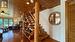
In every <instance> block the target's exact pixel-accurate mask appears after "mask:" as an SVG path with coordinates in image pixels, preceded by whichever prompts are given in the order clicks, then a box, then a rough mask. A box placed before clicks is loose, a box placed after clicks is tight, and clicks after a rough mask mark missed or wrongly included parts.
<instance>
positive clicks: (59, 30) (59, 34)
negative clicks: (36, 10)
mask: <svg viewBox="0 0 75 42" xmlns="http://www.w3.org/2000/svg"><path fill="white" fill-rule="evenodd" d="M52 12H60V13H61V24H60V25H51V24H50V23H49V20H48V19H49V15H50V13H52ZM40 24H41V26H42V27H43V28H44V29H45V31H46V32H47V33H48V34H49V35H50V36H51V37H52V38H53V39H55V40H58V41H60V42H65V2H64V0H61V5H59V6H56V7H54V8H51V9H46V10H43V11H41V12H40Z"/></svg>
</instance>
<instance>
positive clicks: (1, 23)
mask: <svg viewBox="0 0 75 42" xmlns="http://www.w3.org/2000/svg"><path fill="white" fill-rule="evenodd" d="M0 28H3V20H2V19H1V18H0Z"/></svg>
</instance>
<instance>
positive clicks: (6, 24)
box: [4, 19, 8, 28]
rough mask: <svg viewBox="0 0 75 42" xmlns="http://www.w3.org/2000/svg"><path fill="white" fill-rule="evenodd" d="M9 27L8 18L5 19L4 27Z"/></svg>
mask: <svg viewBox="0 0 75 42" xmlns="http://www.w3.org/2000/svg"><path fill="white" fill-rule="evenodd" d="M7 27H8V19H4V28H7Z"/></svg>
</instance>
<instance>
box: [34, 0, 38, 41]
mask: <svg viewBox="0 0 75 42" xmlns="http://www.w3.org/2000/svg"><path fill="white" fill-rule="evenodd" d="M34 42H39V1H38V0H37V1H36V2H35V29H34Z"/></svg>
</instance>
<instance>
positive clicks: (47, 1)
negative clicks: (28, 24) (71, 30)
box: [13, 0, 60, 12]
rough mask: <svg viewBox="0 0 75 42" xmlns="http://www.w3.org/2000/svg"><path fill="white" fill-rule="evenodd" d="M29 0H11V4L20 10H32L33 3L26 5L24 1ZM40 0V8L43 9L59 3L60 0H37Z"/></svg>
mask: <svg viewBox="0 0 75 42" xmlns="http://www.w3.org/2000/svg"><path fill="white" fill-rule="evenodd" d="M27 1H29V0H13V5H14V7H15V8H18V9H20V10H21V11H23V12H25V11H27V10H32V9H33V8H34V3H35V2H34V3H33V4H29V5H27V4H26V2H27ZM39 2H40V9H41V10H44V9H47V8H52V7H54V6H57V5H59V4H60V0H39Z"/></svg>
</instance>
